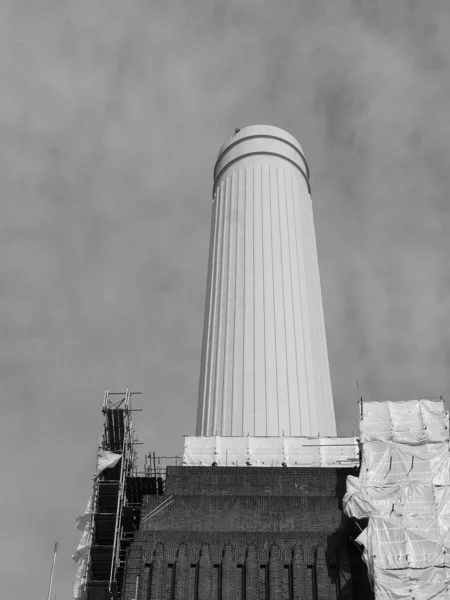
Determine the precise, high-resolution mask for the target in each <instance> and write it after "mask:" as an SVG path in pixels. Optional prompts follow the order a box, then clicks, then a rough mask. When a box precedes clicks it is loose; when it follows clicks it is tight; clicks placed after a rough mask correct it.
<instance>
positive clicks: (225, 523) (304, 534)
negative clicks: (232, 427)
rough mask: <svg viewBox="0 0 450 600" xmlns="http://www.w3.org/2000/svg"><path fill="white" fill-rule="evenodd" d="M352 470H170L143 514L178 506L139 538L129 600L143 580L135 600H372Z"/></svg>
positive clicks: (129, 571)
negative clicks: (349, 516) (344, 502)
mask: <svg viewBox="0 0 450 600" xmlns="http://www.w3.org/2000/svg"><path fill="white" fill-rule="evenodd" d="M349 473H352V474H354V471H353V470H348V469H328V468H320V469H319V468H317V469H310V468H300V467H299V468H280V467H274V468H271V467H267V468H258V467H170V468H169V469H168V474H167V481H166V490H165V494H164V495H163V496H149V497H148V498H147V499H146V501H145V505H144V506H145V509H144V514H145V513H146V514H151V513H152V511H154V510H155V508H157V507H158V505H160V504H161V502H163V501H164V500H166V499H167V498H169V497H172V500H173V502H172V503H171V504H170V505H168V506H167V507H165V508H163V509H162V510H161V511H160V512H158V513H156V514H154V515H153V516H151V518H150V519H148V520H147V521H146V522H145V523H144V524H143V526H142V528H141V530H140V531H138V532H137V533H136V535H135V541H134V542H133V543H132V546H131V549H130V553H129V558H128V562H127V569H126V580H125V588H124V595H123V598H124V600H132V599H135V589H136V578H137V577H139V594H138V598H136V599H135V600H181V599H183V600H300V599H301V600H328V599H330V600H337V599H340V600H343V599H352V598H354V599H355V600H370V598H371V597H372V596H371V591H370V588H369V587H368V584H367V578H366V577H365V574H364V567H363V565H362V562H361V559H360V553H359V550H358V549H357V548H356V546H355V545H354V544H352V543H349V536H351V535H352V528H353V525H352V524H351V523H350V522H349V521H348V520H346V519H345V518H344V516H343V514H342V509H341V499H342V496H343V494H344V492H345V479H346V476H347V475H348V474H349ZM350 546H351V548H350ZM355 551H356V552H355ZM352 575H353V577H352ZM355 575H356V577H355ZM352 581H357V582H358V586H357V587H358V589H356V588H354V586H353V585H352Z"/></svg>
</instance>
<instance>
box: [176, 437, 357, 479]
mask: <svg viewBox="0 0 450 600" xmlns="http://www.w3.org/2000/svg"><path fill="white" fill-rule="evenodd" d="M213 464H214V465H215V466H217V467H231V466H234V467H245V466H254V467H282V466H286V467H343V468H349V467H358V466H359V445H358V440H357V439H356V438H353V437H351V438H332V437H321V438H313V437H283V436H276V437H252V436H244V437H239V436H237V437H221V436H213V437H204V436H201V437H191V436H186V437H185V438H184V449H183V465H187V466H191V467H210V466H211V465H213ZM353 479H355V478H353Z"/></svg>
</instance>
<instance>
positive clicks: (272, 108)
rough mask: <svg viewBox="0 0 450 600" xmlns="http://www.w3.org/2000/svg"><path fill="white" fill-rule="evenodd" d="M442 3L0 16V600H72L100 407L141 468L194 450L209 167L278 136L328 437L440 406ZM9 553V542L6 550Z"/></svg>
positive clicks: (48, 8) (447, 249)
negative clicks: (257, 136) (431, 404)
mask: <svg viewBox="0 0 450 600" xmlns="http://www.w3.org/2000/svg"><path fill="white" fill-rule="evenodd" d="M449 33H450V11H449V9H448V0H428V1H427V2H423V1H421V0H395V2H392V0H359V1H357V0H341V1H339V2H336V0H319V1H318V0H302V1H299V0H292V1H285V2H281V3H280V2H279V3H276V2H273V1H272V0H261V1H259V2H257V1H254V2H245V1H243V0H230V1H228V2H218V1H215V2H214V1H211V0H192V1H189V2H186V1H184V0H172V1H171V2H157V1H155V0H154V1H150V0H129V1H127V2H123V0H72V1H70V0H63V1H62V0H3V2H0V84H1V93H0V127H1V130H0V131H1V138H0V140H1V142H0V152H1V157H0V186H1V188H0V189H1V215H2V218H1V222H0V226H1V229H2V231H1V245H2V253H1V260H0V282H1V295H0V323H1V327H2V332H3V333H2V336H1V338H0V366H1V390H2V406H3V418H2V419H1V421H0V433H1V441H2V447H3V457H4V458H3V477H2V481H3V486H2V493H1V504H0V507H1V509H2V511H1V512H2V515H3V527H2V529H3V540H4V543H3V544H2V550H1V554H2V556H1V558H2V560H1V567H0V589H1V590H2V597H5V598H9V599H10V600H22V599H23V598H29V597H45V596H44V595H45V594H46V592H47V584H48V577H49V572H50V565H51V556H52V550H53V542H54V541H56V540H59V542H60V553H59V556H58V561H57V568H56V578H55V586H54V593H56V592H58V593H59V594H60V598H61V600H62V599H66V598H67V599H68V598H70V597H71V586H72V583H73V577H74V574H75V570H74V566H73V564H72V561H71V559H70V555H71V553H72V552H73V551H74V549H75V547H76V544H77V541H78V532H77V531H76V530H75V529H73V523H74V519H75V516H76V515H77V514H78V513H79V512H81V511H83V509H84V506H85V503H86V499H87V496H88V495H89V492H90V485H91V477H92V475H93V471H94V467H95V452H96V444H97V439H98V435H99V433H100V428H101V414H100V408H101V401H102V396H103V390H104V388H105V387H109V388H111V389H124V388H125V387H126V386H127V385H128V386H130V387H131V388H132V389H134V390H140V391H142V392H143V396H142V397H141V400H140V401H139V404H140V406H141V407H143V408H144V409H145V412H143V413H137V416H136V417H135V427H136V428H137V430H138V432H139V434H140V438H141V440H142V441H143V442H144V446H141V448H142V449H145V450H147V451H150V450H153V449H154V450H156V452H157V453H160V454H174V453H176V452H180V450H181V447H182V435H183V434H193V433H194V431H195V411H196V401H197V398H196V396H197V386H198V373H199V363H200V343H201V334H202V326H203V308H204V295H205V285H206V266H207V252H208V243H209V226H210V217H211V215H210V207H211V186H212V167H213V163H214V160H215V157H216V154H217V151H218V149H219V147H220V145H221V144H222V142H223V141H224V140H225V139H226V137H228V136H229V135H230V134H231V133H232V131H233V128H234V126H235V125H240V126H244V125H248V124H253V123H267V124H273V125H278V126H281V127H283V128H285V129H287V130H288V131H289V132H291V133H292V134H293V135H295V136H296V137H297V138H298V139H299V141H300V143H301V144H302V146H303V147H304V149H305V151H306V155H307V158H308V161H309V164H310V167H311V172H312V189H313V203H314V210H315V220H316V232H317V238H318V244H319V261H320V268H321V277H322V288H323V295H324V305H325V320H326V325H327V336H328V346H329V354H330V362H331V370H332V383H333V392H334V397H335V404H336V412H337V421H338V430H339V434H341V435H347V434H349V435H351V433H352V430H354V431H355V432H356V430H357V414H358V411H357V406H356V393H355V380H356V379H358V380H359V383H360V388H361V392H362V393H363V395H364V397H365V398H366V399H370V400H379V399H386V398H391V399H409V398H412V397H416V396H417V394H419V395H421V396H422V397H424V396H425V397H437V396H439V395H440V394H444V396H448V395H449V393H450V381H449V374H448V365H449V362H450V360H449V359H450V345H449V342H448V331H449V317H448V297H449V288H450V275H449V266H448V261H449V258H448V257H449V256H450V242H449V213H450V208H449V207H450V203H449V196H448V190H449V189H450V174H449V167H448V165H449V162H450V160H449V159H450V141H449V140H450V120H449V115H448V106H449V93H450V75H449V49H450V48H449V46H450V43H449V39H450V36H449ZM5 540H6V542H5Z"/></svg>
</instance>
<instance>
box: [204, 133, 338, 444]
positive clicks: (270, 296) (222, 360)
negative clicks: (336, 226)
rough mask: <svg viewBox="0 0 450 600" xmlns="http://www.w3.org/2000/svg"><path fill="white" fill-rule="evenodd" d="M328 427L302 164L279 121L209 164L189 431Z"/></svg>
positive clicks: (323, 430) (329, 408)
mask: <svg viewBox="0 0 450 600" xmlns="http://www.w3.org/2000/svg"><path fill="white" fill-rule="evenodd" d="M319 434H320V435H321V436H335V435H336V424H335V416H334V407H333V399H332V392H331V381H330V370H329V364H328V353H327V344H326V338H325V324H324V316H323V307H322V295H321V289H320V279H319V267H318V261H317V248H316V239H315V232H314V221H313V212H312V203H311V196H310V187H309V170H308V165H307V163H306V160H305V158H304V155H303V151H302V148H301V146H300V145H299V143H298V142H297V140H296V139H295V138H294V137H292V136H291V135H290V134H289V133H287V132H286V131H284V130H282V129H279V128H277V127H270V126H265V125H255V126H251V127H245V128H243V129H241V130H240V131H237V132H236V133H235V135H233V136H232V137H231V138H230V139H229V140H227V142H225V144H224V145H223V146H222V148H221V150H220V152H219V157H218V159H217V162H216V166H215V169H214V188H213V214H212V228H211V245H210V256H209V267H208V287H207V295H206V311H205V325H204V336H203V350H202V361H201V373H200V393H199V403H198V417H197V436H212V435H219V436H243V435H244V436H245V435H250V436H281V435H286V436H317V435H319Z"/></svg>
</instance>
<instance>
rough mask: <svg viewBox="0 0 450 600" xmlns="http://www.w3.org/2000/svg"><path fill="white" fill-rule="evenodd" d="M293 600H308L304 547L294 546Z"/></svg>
mask: <svg viewBox="0 0 450 600" xmlns="http://www.w3.org/2000/svg"><path fill="white" fill-rule="evenodd" d="M292 588H293V596H292V600H305V598H306V561H305V549H304V548H303V546H294V552H293V556H292Z"/></svg>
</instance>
